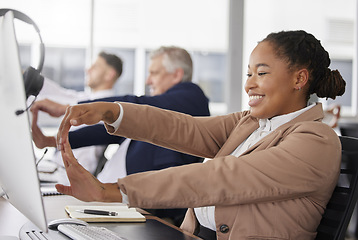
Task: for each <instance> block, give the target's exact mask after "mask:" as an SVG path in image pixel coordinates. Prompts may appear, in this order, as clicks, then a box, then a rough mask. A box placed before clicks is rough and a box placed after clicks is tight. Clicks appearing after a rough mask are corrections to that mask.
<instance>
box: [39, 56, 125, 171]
mask: <svg viewBox="0 0 358 240" xmlns="http://www.w3.org/2000/svg"><path fill="white" fill-rule="evenodd" d="M122 71H123V61H122V59H121V58H119V57H118V56H116V55H114V54H109V53H106V52H100V53H99V54H98V56H97V59H96V60H95V62H94V63H93V64H92V65H91V66H90V68H88V69H87V71H86V85H87V86H88V87H89V90H90V91H75V90H72V89H67V88H63V87H61V86H60V85H58V84H57V83H56V82H54V81H52V80H50V79H48V78H45V81H44V85H43V87H42V89H41V91H40V93H39V95H38V98H37V99H47V100H44V102H43V104H44V105H47V103H46V102H47V101H48V100H52V101H56V102H59V103H61V104H64V105H66V106H68V105H73V104H76V103H78V102H79V101H85V100H93V99H98V98H104V97H111V96H115V92H114V88H113V87H114V85H115V83H116V82H117V80H118V78H119V77H120V76H121V75H122ZM57 117H58V116H57ZM72 129H76V128H72ZM105 148H106V145H98V146H88V147H85V148H80V149H76V150H75V151H74V154H75V156H76V158H77V159H78V161H79V162H80V163H81V164H82V165H83V166H84V167H85V168H86V169H87V170H88V171H90V172H91V173H94V172H95V170H96V167H97V163H98V159H99V158H100V157H102V156H103V152H104V150H105ZM52 160H53V161H54V162H56V163H57V164H61V165H62V164H63V163H62V157H61V154H60V153H59V152H55V154H54V156H53V157H52Z"/></svg>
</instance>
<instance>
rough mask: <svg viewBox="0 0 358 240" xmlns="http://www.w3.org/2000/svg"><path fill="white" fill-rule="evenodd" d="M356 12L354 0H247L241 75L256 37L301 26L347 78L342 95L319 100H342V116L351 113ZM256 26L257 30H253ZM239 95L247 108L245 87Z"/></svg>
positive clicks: (324, 101) (354, 81)
mask: <svg viewBox="0 0 358 240" xmlns="http://www.w3.org/2000/svg"><path fill="white" fill-rule="evenodd" d="M258 6H259V7H258ZM277 6H280V7H277ZM308 6H309V7H308ZM302 13H304V15H302ZM356 14H357V6H356V1H355V0H347V1H345V2H344V4H342V2H341V1H340V0H316V1H310V0H302V1H286V0H250V1H248V0H246V1H245V21H244V22H245V27H244V29H245V30H244V61H243V79H245V76H244V74H245V73H246V69H247V64H248V58H249V55H250V52H251V51H252V49H253V48H254V47H255V46H256V43H257V42H258V41H260V40H262V39H263V38H264V37H265V36H266V35H267V34H269V33H270V32H277V31H282V30H300V29H303V30H305V31H307V32H309V33H312V34H313V35H314V36H315V37H316V38H317V39H319V40H320V41H321V43H322V45H323V47H324V48H325V49H326V50H327V51H328V52H329V55H330V58H331V66H330V68H331V69H336V68H337V69H338V70H339V71H340V73H341V74H342V76H343V77H344V79H345V80H346V82H347V87H346V92H345V94H344V96H343V97H337V99H336V100H334V101H333V100H328V101H326V100H325V99H320V100H319V101H321V102H322V103H323V105H324V107H326V106H327V105H329V104H332V103H338V104H341V105H342V106H343V108H342V111H341V113H342V115H343V116H352V115H354V114H355V112H356V109H355V108H356V102H357V94H356V92H357V91H356V89H355V88H356V86H357V84H356V82H357V79H354V78H353V71H355V69H354V68H353V65H352V64H353V62H354V61H353V59H354V58H355V51H356V50H355V49H356V48H355V41H356V39H354V38H355V37H354V32H355V28H356ZM256 29H259V31H255V30H256ZM243 84H244V81H243ZM242 96H243V98H244V101H243V109H247V108H248V106H247V96H246V94H245V92H244V91H243V92H242Z"/></svg>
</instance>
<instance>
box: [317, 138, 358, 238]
mask: <svg viewBox="0 0 358 240" xmlns="http://www.w3.org/2000/svg"><path fill="white" fill-rule="evenodd" d="M339 138H340V140H341V144H342V163H341V174H340V178H339V180H338V184H337V186H336V188H335V190H334V192H333V194H332V197H331V199H330V200H329V202H328V204H327V208H326V210H325V212H324V214H323V217H322V220H321V223H320V224H319V226H318V228H317V236H316V240H344V239H345V234H346V231H347V228H348V224H349V221H350V219H351V216H352V213H353V210H354V207H355V205H356V202H357V198H358V189H357V182H358V139H357V138H353V137H346V136H341V137H339Z"/></svg>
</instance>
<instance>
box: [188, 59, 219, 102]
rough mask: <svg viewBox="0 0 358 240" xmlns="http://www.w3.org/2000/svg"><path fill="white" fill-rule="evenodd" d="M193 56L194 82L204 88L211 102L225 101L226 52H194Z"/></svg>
mask: <svg viewBox="0 0 358 240" xmlns="http://www.w3.org/2000/svg"><path fill="white" fill-rule="evenodd" d="M192 58H193V65H194V72H193V82H195V83H197V84H198V85H199V86H200V87H201V88H202V89H203V91H204V92H205V94H206V95H207V97H208V98H209V100H210V102H215V103H217V102H224V101H225V99H224V82H225V77H226V54H224V53H212V52H194V53H193V54H192Z"/></svg>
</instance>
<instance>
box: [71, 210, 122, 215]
mask: <svg viewBox="0 0 358 240" xmlns="http://www.w3.org/2000/svg"><path fill="white" fill-rule="evenodd" d="M76 212H80V213H86V214H94V215H106V216H117V215H118V213H116V212H109V211H103V210H93V209H83V210H76Z"/></svg>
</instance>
